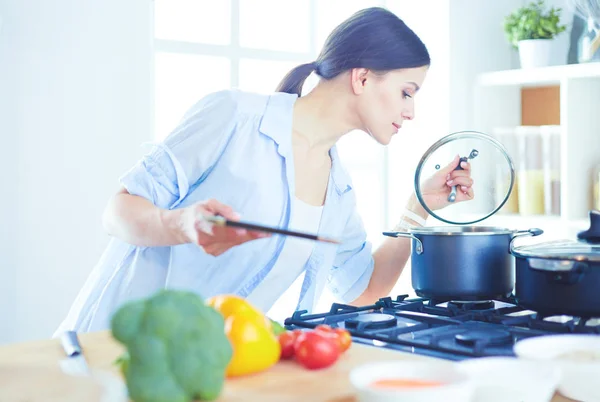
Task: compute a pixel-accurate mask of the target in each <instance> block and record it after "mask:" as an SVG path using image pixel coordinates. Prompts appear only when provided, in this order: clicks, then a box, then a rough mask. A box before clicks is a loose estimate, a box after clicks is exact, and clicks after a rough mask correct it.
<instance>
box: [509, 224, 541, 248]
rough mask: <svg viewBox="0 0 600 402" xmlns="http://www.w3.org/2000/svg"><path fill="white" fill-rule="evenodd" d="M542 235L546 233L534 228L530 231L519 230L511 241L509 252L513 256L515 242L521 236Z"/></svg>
mask: <svg viewBox="0 0 600 402" xmlns="http://www.w3.org/2000/svg"><path fill="white" fill-rule="evenodd" d="M542 233H544V231H543V230H542V229H538V228H532V229H529V230H518V231H516V232H515V233H514V234H513V236H512V238H511V239H510V245H509V246H508V252H509V253H511V254H512V252H513V242H514V241H515V239H516V238H517V237H521V236H539V235H541V234H542Z"/></svg>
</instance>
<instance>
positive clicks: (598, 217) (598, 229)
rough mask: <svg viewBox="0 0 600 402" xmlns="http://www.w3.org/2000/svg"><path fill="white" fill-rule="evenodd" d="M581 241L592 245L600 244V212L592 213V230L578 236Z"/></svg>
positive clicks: (593, 211)
mask: <svg viewBox="0 0 600 402" xmlns="http://www.w3.org/2000/svg"><path fill="white" fill-rule="evenodd" d="M577 238H578V239H579V240H582V241H585V242H587V243H591V244H600V211H598V210H591V211H590V228H589V229H588V230H584V231H582V232H579V233H578V234H577Z"/></svg>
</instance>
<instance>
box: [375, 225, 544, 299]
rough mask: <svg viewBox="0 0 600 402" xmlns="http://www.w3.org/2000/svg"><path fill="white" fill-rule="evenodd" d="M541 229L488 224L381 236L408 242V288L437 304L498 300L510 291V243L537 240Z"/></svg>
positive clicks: (445, 227) (389, 233) (427, 228)
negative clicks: (530, 237)
mask: <svg viewBox="0 0 600 402" xmlns="http://www.w3.org/2000/svg"><path fill="white" fill-rule="evenodd" d="M542 233H543V231H542V230H541V229H529V230H510V229H504V228H499V227H492V226H435V227H422V228H415V229H411V230H410V231H408V232H384V233H383V234H384V235H385V236H389V237H409V238H411V239H412V254H411V276H412V287H413V289H414V290H415V293H416V294H417V295H418V296H421V297H426V298H433V299H437V300H457V301H477V300H494V299H496V300H497V299H502V298H505V297H507V296H509V295H510V294H511V293H512V291H513V288H514V283H515V271H514V257H513V256H512V255H511V254H510V250H511V244H512V242H513V240H514V239H515V238H517V237H519V236H538V235H540V234H542Z"/></svg>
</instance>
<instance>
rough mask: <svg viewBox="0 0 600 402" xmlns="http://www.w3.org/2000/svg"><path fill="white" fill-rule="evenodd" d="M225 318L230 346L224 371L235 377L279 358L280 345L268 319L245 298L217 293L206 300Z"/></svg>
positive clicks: (262, 368)
mask: <svg viewBox="0 0 600 402" xmlns="http://www.w3.org/2000/svg"><path fill="white" fill-rule="evenodd" d="M207 304H208V305H209V306H211V307H213V308H214V309H215V310H217V311H218V312H219V313H221V315H223V318H224V319H225V334H226V335H227V338H228V339H229V342H231V346H232V347H233V357H232V359H231V361H230V362H229V365H228V367H227V371H226V374H227V376H228V377H237V376H242V375H247V374H254V373H258V372H261V371H264V370H267V369H268V368H270V367H271V366H273V365H274V364H276V363H277V362H278V361H279V357H280V355H281V346H280V344H279V339H278V338H277V336H276V335H275V334H274V333H273V327H272V322H271V320H270V319H269V318H268V317H266V316H265V315H264V314H263V313H261V312H260V311H259V310H257V309H256V308H255V307H254V306H252V305H251V304H250V303H248V302H247V301H246V300H244V299H243V298H241V297H239V296H235V295H219V296H215V297H212V298H210V299H208V300H207Z"/></svg>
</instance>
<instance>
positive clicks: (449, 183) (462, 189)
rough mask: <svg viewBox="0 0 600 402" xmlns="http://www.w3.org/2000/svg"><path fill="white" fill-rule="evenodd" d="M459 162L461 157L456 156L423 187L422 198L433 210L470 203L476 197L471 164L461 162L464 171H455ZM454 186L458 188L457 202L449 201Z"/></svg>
mask: <svg viewBox="0 0 600 402" xmlns="http://www.w3.org/2000/svg"><path fill="white" fill-rule="evenodd" d="M459 161H460V157H459V156H458V155H456V157H455V158H454V159H453V160H452V162H450V164H449V165H447V166H445V167H444V168H442V169H440V170H438V171H437V172H436V173H435V174H434V175H433V176H431V177H430V178H429V179H427V181H425V182H424V183H423V185H422V186H421V196H422V197H423V200H424V201H425V204H426V205H427V206H428V207H429V208H430V209H431V210H434V211H435V210H437V209H442V208H444V207H447V206H448V205H450V204H456V203H458V202H463V201H469V200H472V199H473V198H474V197H475V194H474V192H473V188H472V186H473V179H472V178H471V164H470V163H469V162H461V165H460V166H461V167H462V169H463V170H454V169H456V167H457V166H458V163H459ZM453 186H457V187H456V200H455V201H454V202H450V201H448V195H450V192H451V191H452V187H453Z"/></svg>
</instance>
